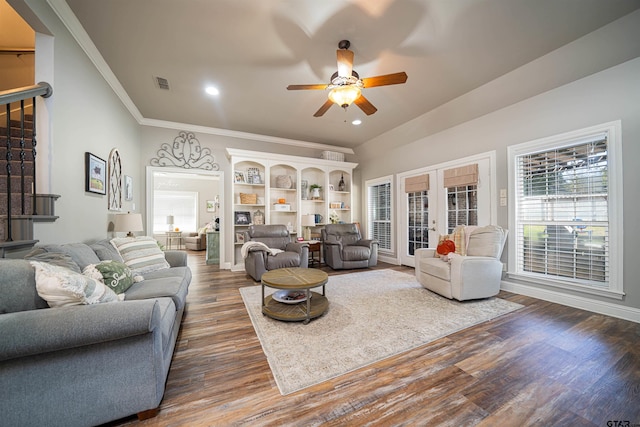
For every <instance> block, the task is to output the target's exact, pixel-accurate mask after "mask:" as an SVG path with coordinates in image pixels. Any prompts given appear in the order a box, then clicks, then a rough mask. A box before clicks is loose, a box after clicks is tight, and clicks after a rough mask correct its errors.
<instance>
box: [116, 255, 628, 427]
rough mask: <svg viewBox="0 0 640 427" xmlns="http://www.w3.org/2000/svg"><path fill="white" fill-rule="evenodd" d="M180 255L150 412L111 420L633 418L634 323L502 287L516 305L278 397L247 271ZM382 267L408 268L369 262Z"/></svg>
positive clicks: (518, 421)
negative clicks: (248, 297) (157, 402)
mask: <svg viewBox="0 0 640 427" xmlns="http://www.w3.org/2000/svg"><path fill="white" fill-rule="evenodd" d="M188 255H189V265H190V267H191V269H192V272H193V281H192V284H191V287H190V290H189V296H188V298H187V308H186V310H185V317H184V320H183V324H182V329H181V332H180V335H179V337H178V342H177V345H176V352H175V355H174V358H173V362H172V366H171V370H170V373H169V378H168V380H167V387H166V392H165V397H164V400H163V401H162V404H161V407H160V409H161V410H160V413H159V414H158V416H156V417H155V418H152V419H149V420H145V421H138V420H137V419H136V418H134V417H131V418H127V419H123V420H119V421H117V422H114V423H111V424H110V425H112V426H134V425H135V426H162V427H165V426H244V425H250V426H300V425H304V426H320V425H322V426H345V425H357V426H369V425H371V426H381V425H384V426H387V425H393V426H425V425H429V426H431V425H437V426H460V425H465V426H473V425H482V426H496V425H500V426H509V425H513V426H526V425H531V426H533V425H536V426H537V425H544V426H554V425H558V426H567V425H571V426H604V425H606V421H608V420H610V419H616V420H629V421H630V422H631V424H633V423H640V413H639V409H638V408H640V405H639V404H638V402H639V399H640V348H639V347H640V346H638V342H639V339H640V325H638V324H636V323H632V322H626V321H623V320H619V319H615V318H611V317H607V316H602V315H599V314H594V313H590V312H587V311H584V310H578V309H573V308H569V307H565V306H561V305H558V304H553V303H550V302H546V301H540V300H536V299H534V298H529V297H526V296H522V295H516V294H512V293H509V292H500V294H499V296H500V297H501V298H504V299H507V300H510V301H513V302H517V303H519V304H522V305H524V307H523V308H522V309H520V310H517V311H515V312H512V313H509V314H506V315H504V316H500V317H498V318H496V319H493V320H491V321H489V322H484V323H482V324H479V325H476V326H473V327H471V328H468V329H465V330H462V331H459V332H457V333H454V334H452V335H449V336H447V337H444V338H441V339H439V340H436V341H434V342H432V343H430V344H427V345H424V346H421V347H419V348H416V349H413V350H411V351H407V352H405V353H402V354H399V355H396V356H393V357H390V358H387V359H384V360H382V361H379V362H377V363H375V364H372V365H369V366H366V367H363V368H361V369H358V370H356V371H354V372H351V373H349V374H346V375H342V376H340V377H337V378H334V379H331V380H329V381H325V382H323V383H321V384H318V385H315V386H312V387H309V388H307V389H304V390H301V391H299V392H296V393H292V394H290V395H287V396H281V395H280V393H279V391H278V388H277V386H276V384H275V381H274V379H273V375H272V373H271V370H270V368H269V364H268V362H267V359H266V356H265V355H264V353H263V351H262V347H261V345H260V341H259V340H258V338H257V336H256V333H255V330H254V329H253V326H252V324H251V320H250V319H249V316H248V314H247V311H246V309H245V307H244V303H243V301H242V297H241V296H240V293H239V289H240V288H241V287H243V286H257V284H256V282H254V281H253V280H252V279H251V278H250V277H248V276H247V275H246V274H244V273H236V272H230V271H227V270H222V271H221V270H219V269H218V268H217V267H216V266H210V265H207V264H206V263H205V262H204V252H189V253H188ZM385 268H388V269H393V270H397V271H402V272H406V273H409V274H413V269H412V268H409V267H403V266H392V265H389V264H384V263H380V264H379V265H378V266H376V267H375V269H376V270H377V269H385ZM323 270H324V271H326V272H327V273H328V274H330V275H335V274H351V273H352V272H353V271H339V272H334V271H332V270H331V269H330V268H328V267H323ZM356 271H357V270H356ZM425 292H428V291H426V290H425ZM610 417H612V418H610Z"/></svg>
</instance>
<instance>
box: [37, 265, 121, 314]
mask: <svg viewBox="0 0 640 427" xmlns="http://www.w3.org/2000/svg"><path fill="white" fill-rule="evenodd" d="M30 262H31V265H32V266H33V268H34V269H35V270H36V273H35V278H36V290H37V291H38V295H40V297H41V298H42V299H44V300H45V301H47V303H48V304H49V307H64V306H68V305H81V304H99V303H103V302H112V301H118V296H117V295H116V293H115V292H113V291H112V290H111V289H109V288H108V287H106V286H105V285H104V283H100V282H99V281H97V280H94V279H92V278H90V277H87V276H83V275H82V274H80V273H76V272H74V271H71V270H69V269H68V268H64V267H60V266H57V265H53V264H47V263H46V262H39V261H30Z"/></svg>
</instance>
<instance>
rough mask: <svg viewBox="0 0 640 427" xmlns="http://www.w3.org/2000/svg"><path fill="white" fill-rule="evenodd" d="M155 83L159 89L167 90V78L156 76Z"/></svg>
mask: <svg viewBox="0 0 640 427" xmlns="http://www.w3.org/2000/svg"><path fill="white" fill-rule="evenodd" d="M156 85H158V88H160V89H164V90H169V80H167V79H165V78H163V77H156Z"/></svg>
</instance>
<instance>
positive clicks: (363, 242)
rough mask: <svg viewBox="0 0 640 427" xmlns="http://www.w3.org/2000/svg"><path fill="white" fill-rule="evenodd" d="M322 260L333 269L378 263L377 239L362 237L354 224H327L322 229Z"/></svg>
mask: <svg viewBox="0 0 640 427" xmlns="http://www.w3.org/2000/svg"><path fill="white" fill-rule="evenodd" d="M322 241H323V243H322V244H323V246H324V262H325V264H327V265H328V266H329V267H331V268H333V269H334V270H339V269H347V268H367V267H373V266H375V265H376V264H377V263H378V241H377V240H369V239H363V238H362V236H361V235H360V230H359V229H358V226H357V225H356V224H327V225H326V226H325V227H324V229H323V230H322Z"/></svg>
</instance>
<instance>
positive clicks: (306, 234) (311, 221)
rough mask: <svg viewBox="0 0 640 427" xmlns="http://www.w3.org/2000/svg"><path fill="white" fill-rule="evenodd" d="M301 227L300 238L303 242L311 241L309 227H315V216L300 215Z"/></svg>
mask: <svg viewBox="0 0 640 427" xmlns="http://www.w3.org/2000/svg"><path fill="white" fill-rule="evenodd" d="M302 226H303V227H304V230H303V235H302V237H303V238H304V240H311V227H315V226H316V216H315V215H313V214H309V215H302Z"/></svg>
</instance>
